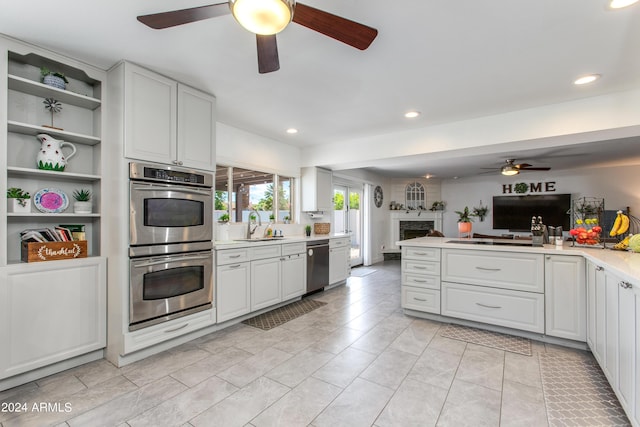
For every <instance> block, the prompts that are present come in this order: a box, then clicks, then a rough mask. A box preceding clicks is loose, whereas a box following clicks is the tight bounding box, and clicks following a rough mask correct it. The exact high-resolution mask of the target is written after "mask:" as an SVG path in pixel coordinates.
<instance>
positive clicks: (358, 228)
mask: <svg viewBox="0 0 640 427" xmlns="http://www.w3.org/2000/svg"><path fill="white" fill-rule="evenodd" d="M333 209H334V224H335V231H336V233H344V234H349V235H350V237H351V248H350V256H349V259H350V260H351V266H352V267H353V266H356V265H361V264H362V263H363V256H362V213H363V206H362V186H349V185H343V184H336V185H334V186H333Z"/></svg>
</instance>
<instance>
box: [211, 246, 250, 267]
mask: <svg viewBox="0 0 640 427" xmlns="http://www.w3.org/2000/svg"><path fill="white" fill-rule="evenodd" d="M248 260H249V249H248V248H240V249H225V250H222V251H216V265H225V264H234V263H238V262H244V261H248Z"/></svg>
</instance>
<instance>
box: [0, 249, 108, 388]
mask: <svg viewBox="0 0 640 427" xmlns="http://www.w3.org/2000/svg"><path fill="white" fill-rule="evenodd" d="M106 277H107V275H106V258H104V257H92V258H85V259H81V260H73V261H49V262H39V263H34V264H28V265H25V264H16V265H10V266H6V267H2V268H0V325H2V327H0V343H2V344H1V345H0V347H1V348H2V351H0V379H2V378H8V377H11V376H14V375H18V374H21V373H25V372H27V371H31V370H34V369H37V368H41V367H44V366H47V365H51V364H53V363H56V362H62V361H64V360H66V359H70V358H73V357H75V356H80V355H83V354H86V353H89V352H91V351H95V350H99V349H102V348H104V347H105V346H106V333H107V312H106V311H107V300H106V297H107V284H106Z"/></svg>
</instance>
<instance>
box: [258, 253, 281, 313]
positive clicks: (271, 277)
mask: <svg viewBox="0 0 640 427" xmlns="http://www.w3.org/2000/svg"><path fill="white" fill-rule="evenodd" d="M281 262H282V261H281V259H280V257H278V258H268V259H261V260H258V261H251V311H256V310H259V309H261V308H265V307H269V306H270V305H274V304H277V303H279V302H280V301H282V297H281V293H280V279H281V274H280V270H281V268H280V264H281Z"/></svg>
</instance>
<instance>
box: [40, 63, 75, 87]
mask: <svg viewBox="0 0 640 427" xmlns="http://www.w3.org/2000/svg"><path fill="white" fill-rule="evenodd" d="M40 75H41V76H42V83H44V84H46V85H47V86H53V87H55V88H58V89H62V90H64V89H66V88H67V84H68V83H69V80H67V77H66V76H65V75H64V74H62V73H59V72H57V71H51V70H49V69H48V68H47V67H40Z"/></svg>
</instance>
